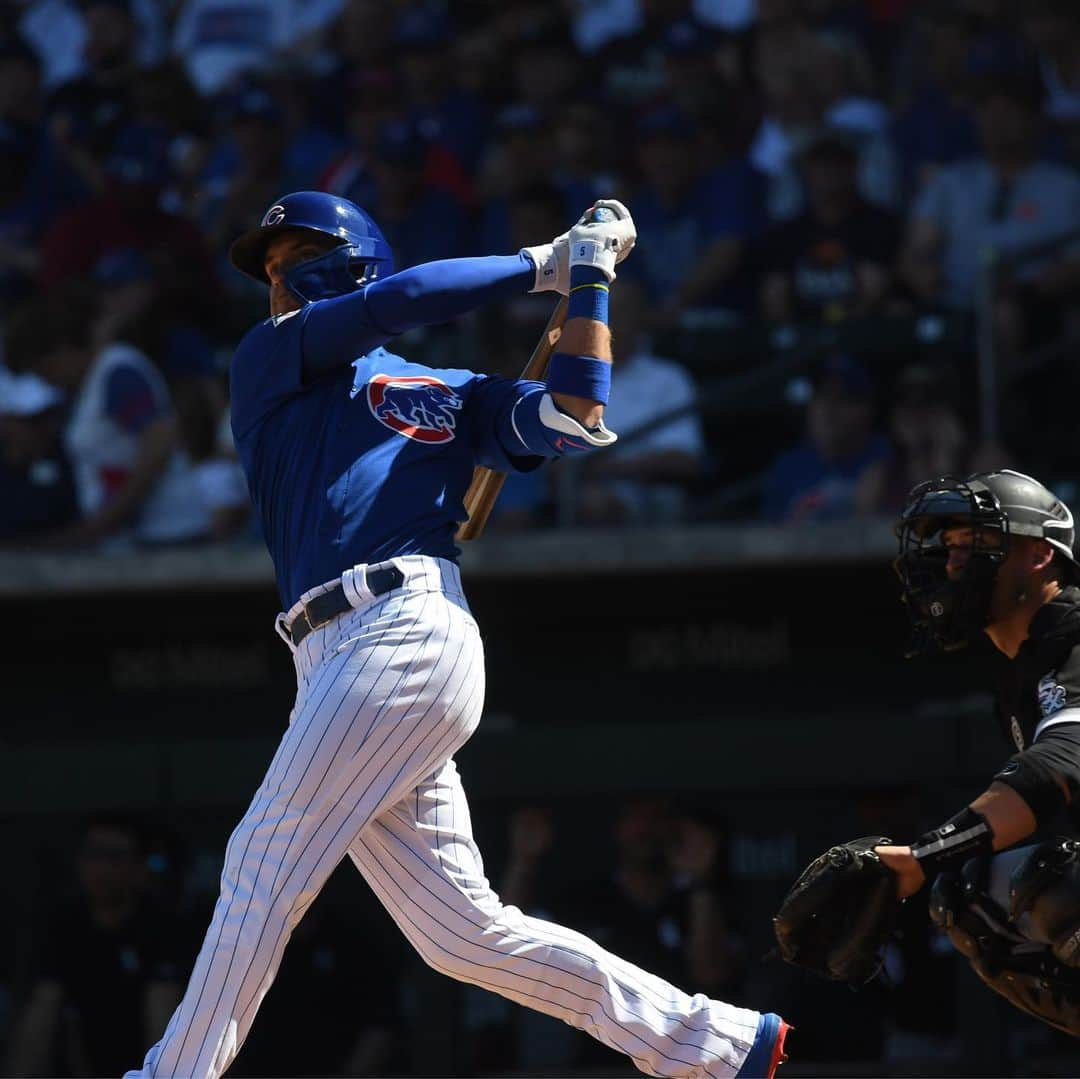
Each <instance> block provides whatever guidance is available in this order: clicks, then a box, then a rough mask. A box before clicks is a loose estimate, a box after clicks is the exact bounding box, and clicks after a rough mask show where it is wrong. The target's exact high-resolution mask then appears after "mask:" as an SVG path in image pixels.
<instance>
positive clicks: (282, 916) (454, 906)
mask: <svg viewBox="0 0 1080 1079" xmlns="http://www.w3.org/2000/svg"><path fill="white" fill-rule="evenodd" d="M394 562H395V564H396V565H398V566H399V567H400V568H401V569H402V570H403V571H404V573H405V583H404V586H403V587H402V588H401V589H398V590H395V591H394V592H391V593H388V594H387V595H385V596H379V597H372V596H371V594H370V592H368V591H367V590H366V588H365V586H364V567H356V568H355V569H354V570H350V571H349V572H348V573H347V574H346V575H345V577H344V578H343V584H345V586H346V591H347V592H348V593H349V594H350V599H351V600H352V601H353V603H354V610H353V611H349V612H346V613H345V614H344V615H342V616H341V617H339V618H337V619H335V620H334V621H333V622H331V623H330V624H329V625H327V626H325V627H323V628H322V629H321V630H316V631H314V632H312V633H310V634H309V635H308V636H307V637H306V638H305V639H304V640H303V641H302V642H301V643H300V646H299V647H298V648H297V649H296V650H295V653H294V661H295V664H296V673H297V681H298V692H297V698H296V705H295V707H294V709H293V713H292V716H291V719H290V723H289V728H288V730H287V732H286V734H285V736H284V738H283V739H282V742H281V745H280V746H279V747H278V750H277V753H276V754H275V755H274V758H273V760H272V762H271V764H270V768H269V770H268V771H267V774H266V778H265V779H264V780H263V783H262V785H261V786H260V787H259V790H258V791H257V792H256V794H255V798H254V799H253V801H252V803H251V805H250V807H249V808H248V810H247V812H246V813H245V814H244V817H243V819H242V820H241V821H240V824H239V825H238V826H237V828H236V830H235V831H234V832H233V834H232V837H231V838H230V839H229V843H228V846H227V847H226V850H225V866H224V869H223V871H222V877H221V894H220V897H219V898H218V901H217V905H216V907H215V909H214V915H213V918H212V920H211V923H210V928H209V930H208V931H207V934H206V938H205V940H204V941H203V946H202V949H201V950H200V952H199V956H198V959H197V960H196V963H195V968H194V970H193V972H192V975H191V979H190V981H189V983H188V986H187V991H186V992H185V994H184V999H183V1000H182V1001H181V1003H180V1006H179V1007H178V1008H177V1010H176V1012H175V1013H174V1015H173V1017H172V1019H171V1020H170V1021H169V1025H168V1027H167V1029H166V1031H165V1034H164V1036H163V1037H162V1039H161V1041H159V1042H158V1043H157V1044H156V1045H155V1046H153V1048H151V1049H150V1051H149V1052H148V1053H147V1055H146V1059H145V1061H144V1063H143V1068H142V1071H141V1072H129V1073H128V1075H129V1076H136V1075H143V1076H158V1077H164V1076H182V1077H185V1079H186V1077H192V1076H198V1077H208V1079H213V1077H215V1076H219V1075H221V1074H222V1073H223V1072H224V1071H225V1070H226V1069H227V1068H228V1066H229V1064H230V1062H231V1061H232V1060H233V1058H234V1057H235V1056H236V1054H237V1053H238V1052H239V1050H240V1047H241V1045H242V1044H243V1042H244V1038H245V1037H246V1036H247V1033H248V1030H249V1029H250V1027H251V1024H252V1022H253V1020H254V1018H255V1012H256V1011H257V1010H258V1007H259V1003H260V1002H261V1001H262V998H263V997H264V996H265V994H266V992H267V990H268V989H269V988H270V985H271V983H272V982H273V980H274V975H275V974H276V972H277V968H278V965H279V964H280V962H281V957H282V954H283V952H284V950H285V945H286V943H287V942H288V939H289V936H290V934H291V932H292V930H293V929H294V928H295V926H296V925H297V923H298V922H299V921H300V919H301V917H302V916H303V914H304V911H305V910H306V909H307V907H308V905H309V904H310V903H311V902H312V900H313V899H314V898H315V896H316V895H318V893H319V890H320V889H321V888H322V886H323V884H324V883H325V881H326V879H327V877H329V875H330V873H331V872H332V871H333V870H334V868H335V867H336V866H337V865H338V863H339V862H340V861H341V860H342V858H343V857H344V856H345V855H346V854H348V855H349V857H350V858H351V859H352V860H353V862H354V863H355V864H356V866H357V868H358V869H359V870H360V872H361V873H362V874H363V875H364V878H365V879H366V880H367V881H368V883H369V884H370V885H371V887H372V888H373V889H374V891H375V893H376V895H378V897H379V899H380V900H381V901H382V903H383V904H384V905H385V906H386V908H387V910H388V911H389V912H390V914H391V916H392V917H393V919H394V921H395V922H397V924H398V926H399V927H400V928H401V930H402V931H403V932H404V933H405V935H406V936H407V937H408V938H409V940H410V941H411V942H412V944H413V945H414V946H415V947H416V949H417V951H418V952H419V953H420V955H421V956H422V957H423V958H424V959H425V960H426V961H427V962H428V963H429V964H430V965H431V966H432V967H433V968H434V969H436V970H439V971H442V972H443V973H445V974H449V975H450V976H451V977H453V978H457V979H458V980H460V981H464V982H470V983H472V984H474V985H479V986H482V987H483V988H485V989H491V990H493V991H494V992H496V993H499V994H501V995H502V996H504V997H508V998H509V999H510V1000H514V1001H517V1002H518V1003H520V1004H524V1005H526V1006H527V1007H530V1008H535V1009H537V1010H539V1011H542V1012H545V1013H547V1014H548V1015H553V1016H556V1017H558V1018H559V1019H562V1020H563V1021H565V1022H567V1023H569V1024H570V1025H572V1026H574V1027H577V1028H579V1029H581V1030H584V1031H587V1032H588V1033H589V1034H592V1035H593V1036H594V1037H596V1038H598V1039H599V1040H600V1041H602V1042H603V1043H604V1044H605V1045H608V1046H611V1047H612V1048H614V1049H617V1050H619V1051H621V1052H623V1053H625V1054H626V1055H627V1056H629V1057H630V1058H631V1059H632V1060H633V1061H634V1063H635V1064H636V1065H637V1067H638V1068H640V1069H641V1070H642V1071H643V1072H645V1073H646V1074H648V1075H661V1076H693V1077H697V1079H704V1077H712V1079H720V1077H723V1076H733V1075H734V1074H735V1073H736V1072H737V1071H738V1069H739V1066H740V1065H741V1064H742V1062H743V1061H744V1059H745V1058H746V1055H747V1053H748V1051H749V1049H750V1047H751V1044H752V1043H753V1040H754V1036H755V1032H756V1029H757V1024H758V1018H759V1016H758V1013H757V1012H754V1011H748V1010H746V1009H742V1008H735V1007H732V1006H730V1005H726V1004H722V1003H719V1002H718V1001H713V1000H710V999H709V998H707V997H705V996H701V995H698V996H693V997H691V996H688V995H687V994H685V993H683V992H681V991H680V990H678V989H676V988H675V987H674V986H672V985H670V984H668V983H667V982H665V981H663V980H661V979H660V978H657V977H654V976H653V975H651V974H648V973H646V972H645V971H643V970H640V969H639V968H637V967H635V966H632V965H631V964H630V963H626V962H623V961H622V960H621V959H618V958H617V957H615V956H613V955H611V954H610V953H608V952H605V951H604V950H603V949H602V948H600V947H599V946H598V945H596V944H594V943H593V942H592V941H591V940H589V939H588V938H587V937H584V936H582V935H581V934H580V933H575V932H573V931H572V930H569V929H563V928H561V927H560V926H556V925H552V924H550V923H548V922H544V921H540V920H539V919H537V918H531V917H527V916H526V915H524V914H522V913H521V911H519V910H518V909H517V908H516V907H508V906H504V905H503V904H502V903H501V902H500V901H499V897H498V896H497V895H496V894H495V893H494V892H493V891H492V890H491V886H490V885H489V884H488V882H487V880H486V879H485V877H484V871H483V864H482V862H481V859H480V852H479V850H477V847H476V844H475V843H474V841H473V837H472V825H471V822H470V819H469V808H468V804H467V802H466V800H465V792H464V790H463V789H462V786H461V781H460V779H459V777H458V773H457V768H456V767H455V765H454V762H453V760H452V759H451V758H452V755H453V753H454V752H455V751H456V750H457V749H458V747H460V746H461V745H463V744H464V742H465V741H466V740H467V739H468V738H469V736H470V735H471V734H472V732H473V731H474V730H475V729H476V725H477V723H478V722H479V720H480V713H481V709H482V705H483V697H484V661H483V649H482V645H481V642H480V636H479V633H478V631H477V627H476V623H475V622H474V621H473V618H472V615H471V614H470V612H469V608H468V604H467V603H466V601H465V597H464V594H463V593H462V591H461V581H460V577H459V576H458V570H457V567H456V566H455V565H454V564H453V563H451V562H447V561H444V560H441V559H434V558H427V557H423V556H409V557H405V558H399V559H394ZM321 590H322V589H315V590H313V591H312V592H311V593H308V594H306V595H305V596H304V597H303V598H304V600H305V601H306V600H308V599H310V598H311V596H313V595H315V594H317V593H318V592H319V591H321ZM296 609H298V608H296ZM294 610H295V609H294ZM292 613H293V612H290V614H292ZM286 618H288V616H286ZM297 1036H298V1037H303V1036H305V1035H304V1033H303V1032H298V1035H297ZM315 1036H317V1034H316V1035H315Z"/></svg>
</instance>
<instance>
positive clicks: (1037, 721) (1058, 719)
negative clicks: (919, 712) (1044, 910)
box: [994, 586, 1080, 823]
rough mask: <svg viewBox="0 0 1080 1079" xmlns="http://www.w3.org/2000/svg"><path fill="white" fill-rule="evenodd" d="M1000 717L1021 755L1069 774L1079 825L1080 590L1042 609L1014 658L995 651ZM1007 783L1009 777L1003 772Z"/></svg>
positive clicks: (1066, 591)
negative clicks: (1006, 777) (1036, 759)
mask: <svg viewBox="0 0 1080 1079" xmlns="http://www.w3.org/2000/svg"><path fill="white" fill-rule="evenodd" d="M994 654H995V656H996V657H997V665H998V666H997V685H996V690H997V693H996V705H997V715H998V721H999V723H1000V724H1001V726H1002V728H1003V730H1004V733H1005V737H1006V738H1007V739H1008V740H1009V743H1010V745H1012V746H1013V747H1014V748H1015V750H1016V753H1017V755H1019V754H1025V755H1026V754H1031V755H1032V756H1034V757H1038V758H1041V759H1044V763H1045V764H1046V765H1047V766H1049V767H1050V768H1052V769H1053V770H1054V771H1055V772H1056V773H1057V774H1059V775H1062V776H1064V778H1065V780H1066V782H1067V783H1068V785H1069V788H1070V791H1071V792H1072V803H1071V805H1070V807H1069V808H1070V816H1071V817H1072V818H1073V821H1074V823H1080V588H1077V587H1075V586H1070V587H1068V588H1065V589H1063V590H1062V592H1061V594H1060V595H1059V596H1057V597H1056V598H1055V599H1053V600H1051V601H1050V602H1049V603H1047V604H1046V605H1045V606H1044V607H1042V608H1041V609H1040V610H1039V612H1038V614H1036V615H1035V618H1034V619H1033V620H1032V623H1031V628H1030V630H1029V632H1028V638H1027V640H1026V641H1024V643H1023V644H1022V645H1021V646H1020V650H1019V651H1018V652H1017V654H1016V657H1015V659H1009V658H1008V657H1006V656H1003V655H1002V654H1001V653H1000V652H996V651H995V653H994ZM998 778H1002V779H1003V780H1004V781H1005V782H1007V779H1004V776H999V777H998Z"/></svg>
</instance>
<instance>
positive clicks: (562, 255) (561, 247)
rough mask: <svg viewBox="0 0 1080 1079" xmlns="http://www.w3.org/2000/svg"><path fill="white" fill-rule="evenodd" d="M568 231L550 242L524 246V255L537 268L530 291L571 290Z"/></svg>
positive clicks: (564, 292) (563, 292) (564, 293)
mask: <svg viewBox="0 0 1080 1079" xmlns="http://www.w3.org/2000/svg"><path fill="white" fill-rule="evenodd" d="M567 235H568V234H567V233H563V235H562V236H557V237H556V238H555V239H554V240H552V242H551V243H549V244H539V245H538V246H536V247H523V248H522V249H521V252H520V254H522V255H524V256H525V257H526V258H527V259H528V260H529V261H530V262H531V263H532V264H533V266H534V267H535V269H536V279H535V281H534V283H533V287H532V288H531V289H529V291H530V292H560V293H562V295H564V296H565V295H566V294H567V292H569V291H570V256H569V247H568V240H567Z"/></svg>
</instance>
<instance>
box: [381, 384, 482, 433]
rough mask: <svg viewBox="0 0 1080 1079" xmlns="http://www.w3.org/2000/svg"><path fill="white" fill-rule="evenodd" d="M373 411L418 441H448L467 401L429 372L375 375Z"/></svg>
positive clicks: (388, 423) (389, 424) (393, 426)
mask: <svg viewBox="0 0 1080 1079" xmlns="http://www.w3.org/2000/svg"><path fill="white" fill-rule="evenodd" d="M367 401H368V408H370V409H371V414H372V415H373V416H374V417H375V419H377V420H378V421H379V423H381V424H383V425H384V426H386V427H389V428H390V430H392V431H397V433H398V434H399V435H404V436H405V437H406V438H411V439H414V440H415V441H416V442H449V441H451V439H453V437H454V429H455V427H456V426H457V414H458V413H459V412H460V411H461V407H462V405H463V404H464V402H463V401H462V399H461V397H459V396H458V394H456V393H455V392H454V391H453V390H452V389H450V387H449V386H447V385H446V383H445V382H440V381H439V380H438V379H437V378H431V377H429V376H428V375H410V376H407V377H406V376H402V377H400V378H395V377H394V376H393V375H372V376H371V378H370V379H369V380H368V385H367Z"/></svg>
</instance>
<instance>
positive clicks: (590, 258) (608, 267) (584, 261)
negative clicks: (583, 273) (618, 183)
mask: <svg viewBox="0 0 1080 1079" xmlns="http://www.w3.org/2000/svg"><path fill="white" fill-rule="evenodd" d="M636 241H637V229H636V228H635V227H634V219H633V218H632V217H631V216H630V211H629V210H628V209H627V208H626V207H625V206H624V205H623V204H622V203H621V202H619V201H618V200H616V199H598V200H597V202H596V204H595V205H593V206H590V207H589V209H587V210H586V211H585V213H583V214H582V215H581V217H580V218H579V219H578V223H577V224H576V225H575V226H574V227H573V228H572V229H571V230H570V265H571V266H595V267H596V268H597V269H598V270H600V271H602V272H603V274H604V276H605V277H606V278H607V279H608V280H609V281H614V280H615V264H616V263H619V262H622V260H623V259H624V258H626V256H627V255H629V254H630V252H631V251H632V250H633V247H634V244H635V243H636ZM568 277H569V275H568Z"/></svg>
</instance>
